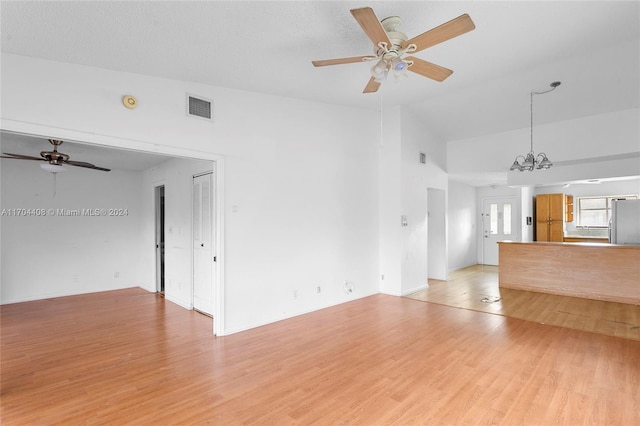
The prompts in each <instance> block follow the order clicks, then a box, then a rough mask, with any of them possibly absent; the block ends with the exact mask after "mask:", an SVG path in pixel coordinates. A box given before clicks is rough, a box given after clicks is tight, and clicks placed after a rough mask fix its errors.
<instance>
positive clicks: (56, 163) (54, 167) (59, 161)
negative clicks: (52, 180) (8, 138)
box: [1, 139, 111, 173]
mask: <svg viewBox="0 0 640 426" xmlns="http://www.w3.org/2000/svg"><path fill="white" fill-rule="evenodd" d="M49 142H50V143H51V145H53V151H42V152H40V157H41V158H38V157H31V156H29V155H22V154H10V153H8V152H5V153H4V155H2V156H1V158H10V159H14V160H36V161H46V162H47V163H48V164H46V165H45V164H41V166H42V168H44V169H45V170H47V171H50V172H54V173H55V172H56V171H62V170H64V169H63V168H62V166H63V165H69V166H76V167H84V168H85V169H93V170H100V171H103V172H109V171H111V169H105V168H104V167H98V166H96V165H93V164H91V163H86V162H84V161H72V160H69V156H68V155H67V154H63V153H62V152H58V147H59V146H60V145H62V141H60V140H56V139H49Z"/></svg>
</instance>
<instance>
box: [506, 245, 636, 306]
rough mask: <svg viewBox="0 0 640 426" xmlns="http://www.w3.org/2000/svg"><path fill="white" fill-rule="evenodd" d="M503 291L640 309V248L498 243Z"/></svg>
mask: <svg viewBox="0 0 640 426" xmlns="http://www.w3.org/2000/svg"><path fill="white" fill-rule="evenodd" d="M498 245H499V255H498V256H499V266H498V277H499V286H500V287H504V288H512V289H516V290H528V291H537V292H542V293H551V294H560V295H564V296H574V297H585V298H588V299H597V300H607V301H611V302H622V303H632V304H640V246H632V245H616V244H609V243H590V242H585V243H559V242H542V241H538V242H515V241H513V242H511V241H504V242H499V243H498Z"/></svg>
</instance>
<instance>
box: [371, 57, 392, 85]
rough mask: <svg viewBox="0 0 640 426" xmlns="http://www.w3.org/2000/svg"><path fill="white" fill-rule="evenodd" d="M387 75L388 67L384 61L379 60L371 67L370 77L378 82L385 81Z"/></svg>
mask: <svg viewBox="0 0 640 426" xmlns="http://www.w3.org/2000/svg"><path fill="white" fill-rule="evenodd" d="M388 74H389V67H388V65H387V63H386V62H385V61H384V59H380V60H379V61H378V62H377V63H376V64H375V65H374V66H372V67H371V76H372V77H373V78H374V79H375V80H376V81H378V82H382V81H384V80H386V79H387V75H388Z"/></svg>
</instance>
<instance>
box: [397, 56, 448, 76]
mask: <svg viewBox="0 0 640 426" xmlns="http://www.w3.org/2000/svg"><path fill="white" fill-rule="evenodd" d="M405 59H406V60H408V61H413V64H412V65H411V66H409V68H407V69H408V70H409V71H413V72H415V73H416V74H420V75H422V76H424V77H428V78H430V79H433V80H436V81H443V80H445V79H446V78H447V77H449V76H450V75H451V74H453V71H451V70H450V69H448V68H445V67H441V66H440V65H436V64H432V63H431V62H427V61H425V60H423V59H420V58H416V57H413V56H407V57H406V58H405Z"/></svg>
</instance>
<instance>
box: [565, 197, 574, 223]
mask: <svg viewBox="0 0 640 426" xmlns="http://www.w3.org/2000/svg"><path fill="white" fill-rule="evenodd" d="M564 221H565V222H573V195H565V196H564Z"/></svg>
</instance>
